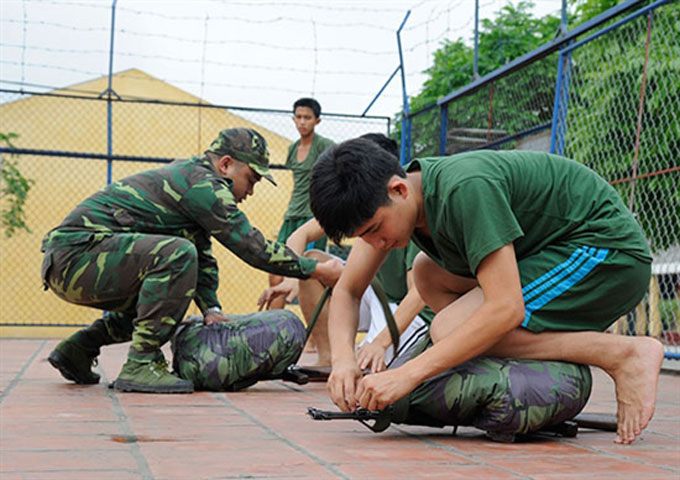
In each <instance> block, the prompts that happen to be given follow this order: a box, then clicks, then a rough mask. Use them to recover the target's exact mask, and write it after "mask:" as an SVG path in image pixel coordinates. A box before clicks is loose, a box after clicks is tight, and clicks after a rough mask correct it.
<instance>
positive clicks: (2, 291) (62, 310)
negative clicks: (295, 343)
mask: <svg viewBox="0 0 680 480" xmlns="http://www.w3.org/2000/svg"><path fill="white" fill-rule="evenodd" d="M106 86H107V79H106V78H101V79H97V80H94V81H92V82H89V83H87V84H83V85H78V86H76V88H78V89H79V90H89V91H92V92H102V91H104V90H105V89H106ZM113 89H114V90H115V91H116V93H118V95H120V96H121V97H123V98H134V97H137V98H162V99H165V100H172V101H176V102H186V103H198V100H199V99H198V98H196V97H194V96H192V95H189V94H188V93H186V92H183V91H181V90H179V89H177V88H175V87H173V86H171V85H168V84H166V83H164V82H161V81H160V80H157V79H155V78H153V77H151V76H149V75H147V74H144V73H143V72H140V71H138V70H129V71H126V72H121V73H119V74H117V75H116V76H115V77H114V83H113ZM199 124H200V133H199ZM236 126H247V127H253V128H255V129H257V130H258V131H259V132H260V133H261V134H262V135H264V137H265V138H266V139H267V142H268V144H269V146H270V152H271V158H272V162H273V163H283V161H284V159H285V154H286V149H287V148H288V145H289V144H290V139H286V138H284V137H281V136H279V135H277V134H275V133H273V132H271V131H268V130H266V129H264V128H262V127H260V126H258V125H255V124H253V123H251V122H249V121H247V120H246V119H244V118H242V117H239V116H237V115H234V114H232V113H230V112H228V111H226V110H224V109H207V108H206V109H202V112H201V113H200V117H199V112H198V109H197V108H195V107H177V106H166V105H149V104H140V103H114V104H113V152H114V154H124V155H140V156H144V155H147V156H154V157H172V158H186V157H189V156H191V155H195V154H199V153H202V151H203V150H204V149H205V148H207V146H208V145H209V144H210V142H211V141H212V140H213V139H214V138H215V137H216V136H217V133H218V132H219V131H220V130H222V129H224V128H230V127H236ZM0 131H2V132H14V133H17V134H19V138H18V139H17V141H16V142H15V144H16V146H17V147H22V148H32V149H46V150H63V151H76V152H95V153H106V135H107V133H106V103H105V102H99V101H90V100H79V101H74V100H72V99H64V98H53V97H40V96H33V97H29V98H25V99H21V100H18V101H15V102H12V103H8V104H4V105H0ZM5 158H7V157H5ZM14 160H15V161H16V162H17V164H18V166H19V168H20V170H21V171H22V173H23V174H24V175H25V176H26V177H28V178H30V179H32V180H33V181H34V182H35V183H34V185H33V187H32V189H31V191H30V192H29V198H28V202H27V204H26V214H27V218H28V224H29V226H30V228H31V230H32V233H25V232H19V233H18V234H17V235H15V236H14V237H13V238H11V239H6V238H5V237H4V234H3V235H2V236H0V237H1V238H0V323H2V324H7V323H20V324H22V323H40V324H50V323H67V324H73V323H76V324H77V323H90V322H91V321H92V320H94V319H95V318H96V317H97V315H98V312H97V311H95V310H92V309H88V308H84V307H78V306H74V305H70V304H68V303H66V302H64V301H62V300H59V299H58V298H57V297H56V296H55V295H53V294H52V293H51V292H43V291H42V288H41V285H40V265H41V262H42V255H41V253H40V243H41V240H42V237H43V236H44V235H45V233H47V232H48V231H49V230H50V229H51V228H53V227H54V226H56V225H57V224H59V222H60V221H61V220H62V219H63V218H64V217H65V216H66V214H67V213H68V212H69V211H70V210H71V209H72V208H73V207H75V205H76V204H77V203H78V202H79V201H81V200H83V199H84V198H86V197H87V196H89V195H90V194H92V193H94V192H95V191H96V190H98V189H100V188H102V187H103V186H104V185H105V184H106V162H105V161H103V160H85V159H77V158H62V157H48V156H18V157H15V158H14ZM157 166H159V165H158V164H149V163H142V162H114V166H113V179H114V180H116V179H118V178H122V177H124V176H127V175H131V174H133V173H136V172H139V171H142V170H146V169H149V168H155V167H157ZM273 173H274V177H275V179H276V181H277V183H278V185H279V186H278V188H275V187H273V186H272V185H271V184H269V183H268V182H266V181H262V182H260V183H259V184H258V185H257V187H256V190H255V195H254V196H253V197H251V198H250V199H248V201H247V202H246V203H245V204H243V211H244V212H245V213H246V215H247V216H248V218H249V219H250V220H251V222H252V223H253V224H254V225H256V226H257V227H258V228H259V229H260V230H261V231H262V232H263V233H264V235H265V236H266V237H268V238H275V236H276V233H277V231H278V228H279V226H280V223H281V221H282V218H283V213H284V211H285V208H286V205H287V203H288V199H289V197H290V192H291V189H292V178H291V175H290V174H289V172H287V171H282V170H274V172H273ZM213 251H214V253H215V256H216V257H217V259H218V262H219V265H220V289H219V291H218V295H219V298H220V300H221V302H222V304H223V307H224V309H225V310H227V311H230V312H232V313H247V312H251V311H254V310H255V308H256V307H255V302H256V300H257V298H258V296H259V294H260V292H261V291H262V289H264V288H266V286H267V275H266V274H265V273H263V272H260V271H257V270H255V269H253V268H251V267H249V266H248V265H246V264H245V263H244V262H242V261H240V260H239V259H238V258H236V257H235V256H234V255H233V254H231V253H230V252H229V251H227V250H226V249H225V248H223V247H222V246H221V245H219V244H217V243H216V242H215V244H214V246H213ZM189 313H198V312H197V310H196V308H195V307H194V306H192V307H191V309H190V311H189ZM70 331H72V330H71V329H70V328H63V329H55V328H49V329H45V330H40V329H39V328H26V327H18V328H11V327H0V336H2V335H4V336H46V335H48V336H53V335H58V336H61V335H62V334H66V333H69V332H70Z"/></svg>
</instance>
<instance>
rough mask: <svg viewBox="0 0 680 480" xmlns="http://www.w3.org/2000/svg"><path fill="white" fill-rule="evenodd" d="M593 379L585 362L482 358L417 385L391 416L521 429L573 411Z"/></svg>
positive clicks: (528, 429)
mask: <svg viewBox="0 0 680 480" xmlns="http://www.w3.org/2000/svg"><path fill="white" fill-rule="evenodd" d="M591 382H592V379H591V375H590V369H589V368H588V367H587V366H585V365H576V364H572V363H565V362H552V361H551V362H546V361H537V360H520V359H514V358H494V357H481V358H476V359H473V360H470V361H468V362H466V363H463V364H461V365H459V366H457V367H455V368H452V369H451V370H448V371H446V372H444V373H442V374H440V375H438V376H436V377H433V378H431V379H430V380H428V381H426V382H425V383H423V384H421V385H420V386H419V387H418V388H416V389H415V390H414V391H413V392H412V393H411V395H410V396H408V397H406V398H405V399H404V400H403V401H401V403H400V402H397V404H396V405H395V416H394V417H393V421H394V422H395V423H407V424H413V425H435V426H443V425H468V426H470V425H471V426H474V427H477V428H479V429H481V430H485V431H487V432H493V433H507V434H525V433H529V432H533V431H537V430H539V429H541V428H544V427H547V426H550V425H555V424H558V423H561V422H563V421H565V420H569V419H571V418H573V417H574V416H576V415H577V414H578V413H579V412H580V411H581V410H582V409H583V407H584V406H585V404H586V402H587V401H588V397H589V396H590V390H591V385H592V383H591Z"/></svg>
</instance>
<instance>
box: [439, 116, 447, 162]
mask: <svg viewBox="0 0 680 480" xmlns="http://www.w3.org/2000/svg"><path fill="white" fill-rule="evenodd" d="M448 121H449V104H448V103H443V104H442V105H441V108H440V110H439V155H441V156H444V155H446V132H447V131H448Z"/></svg>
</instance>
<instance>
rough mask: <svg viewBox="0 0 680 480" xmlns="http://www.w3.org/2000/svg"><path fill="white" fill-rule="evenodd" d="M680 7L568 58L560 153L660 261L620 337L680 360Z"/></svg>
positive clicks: (608, 32) (579, 47)
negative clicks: (611, 192) (609, 198)
mask: <svg viewBox="0 0 680 480" xmlns="http://www.w3.org/2000/svg"><path fill="white" fill-rule="evenodd" d="M679 18H680V5H679V4H677V3H671V4H669V5H666V6H664V7H662V8H658V9H650V10H649V11H646V12H645V13H644V14H642V15H637V16H635V18H631V20H630V21H627V22H625V23H624V22H618V23H615V24H613V25H610V26H609V27H608V28H607V29H605V30H604V31H603V32H602V34H601V35H599V36H593V37H592V39H584V40H582V41H581V42H579V43H578V44H575V45H574V46H571V47H568V48H566V49H564V50H563V51H562V55H561V58H560V60H561V62H562V69H561V70H562V76H561V78H560V80H561V82H560V95H559V98H560V99H563V100H566V101H564V103H562V102H561V103H560V108H559V109H558V112H557V113H558V114H557V116H556V119H557V124H556V129H555V137H554V140H553V143H554V149H555V151H556V152H557V153H561V154H564V155H566V156H568V157H571V158H574V159H576V160H578V161H580V162H582V163H584V164H586V165H588V166H589V167H590V168H592V169H593V170H595V171H596V172H598V173H599V174H600V175H602V176H603V177H604V178H606V179H608V180H609V181H610V182H611V183H612V184H613V185H614V188H616V190H617V191H618V192H619V193H620V195H621V197H622V198H623V199H624V200H625V202H626V204H627V205H628V207H629V208H630V209H631V211H632V212H633V213H634V214H635V216H636V217H637V219H638V221H639V222H640V224H641V225H642V227H643V229H644V231H645V233H646V235H647V238H648V240H649V244H650V247H651V249H652V253H653V256H654V263H653V267H652V272H653V276H652V281H651V285H650V289H649V293H648V295H647V297H646V298H645V299H644V300H643V301H642V302H641V303H640V304H639V305H638V307H637V309H636V310H635V312H634V313H633V314H631V315H628V317H627V318H623V319H621V320H620V321H619V322H618V323H617V324H616V325H615V326H614V329H615V331H617V332H620V333H627V334H637V335H652V336H655V337H660V338H661V339H662V340H663V341H664V342H665V343H666V344H668V345H674V346H675V347H674V348H673V349H672V350H673V351H674V352H675V353H679V350H678V345H680V337H679V334H678V318H679V315H678V311H679V306H678V305H679V304H678V300H679V293H680V190H679V188H680V167H679V166H678V165H679V163H678V159H680V68H679V67H678V65H677V59H678V58H680V24H679V23H678V19H679Z"/></svg>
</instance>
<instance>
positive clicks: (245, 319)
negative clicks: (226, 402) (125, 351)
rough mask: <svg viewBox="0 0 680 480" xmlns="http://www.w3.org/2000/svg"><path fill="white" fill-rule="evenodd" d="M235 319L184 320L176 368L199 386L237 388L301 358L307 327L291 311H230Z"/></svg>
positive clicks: (175, 343)
mask: <svg viewBox="0 0 680 480" xmlns="http://www.w3.org/2000/svg"><path fill="white" fill-rule="evenodd" d="M228 317H229V318H231V319H233V321H230V322H220V323H214V324H212V325H205V324H204V323H203V321H202V319H201V318H200V317H198V319H197V321H193V322H191V323H187V324H182V325H181V326H180V328H179V329H178V330H177V333H176V334H175V336H174V337H173V339H172V342H171V344H170V347H171V349H172V353H173V362H172V364H173V368H174V371H175V373H176V374H178V375H179V376H180V377H182V378H184V379H186V380H191V381H192V382H193V383H194V388H196V389H197V390H213V391H221V390H227V391H233V390H238V389H239V388H244V387H246V386H249V385H252V384H253V383H255V382H256V381H257V380H266V379H267V378H272V377H277V376H279V375H281V374H282V373H283V372H284V370H285V369H286V367H288V365H291V364H293V363H295V362H296V361H297V359H298V358H299V357H300V354H301V353H302V348H303V347H304V344H305V340H306V333H305V327H304V325H303V324H302V322H301V321H300V320H299V319H298V317H297V316H296V315H295V314H294V313H292V312H289V311H287V310H269V311H266V312H261V313H251V314H247V315H228Z"/></svg>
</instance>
